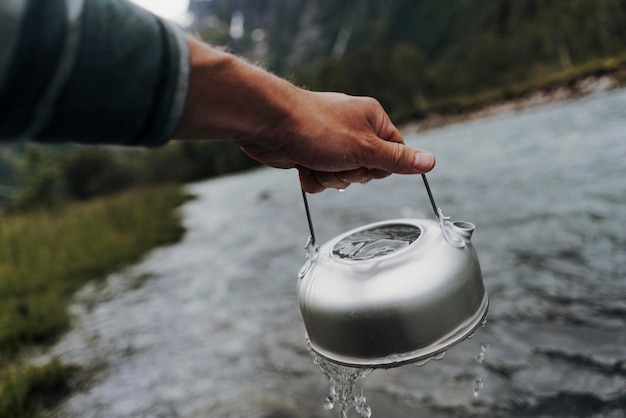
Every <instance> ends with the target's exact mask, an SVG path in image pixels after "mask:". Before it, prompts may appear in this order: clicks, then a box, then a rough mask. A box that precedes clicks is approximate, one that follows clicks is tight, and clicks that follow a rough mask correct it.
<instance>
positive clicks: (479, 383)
mask: <svg viewBox="0 0 626 418" xmlns="http://www.w3.org/2000/svg"><path fill="white" fill-rule="evenodd" d="M482 388H483V379H481V378H480V377H477V378H476V380H474V397H475V398H478V395H479V394H480V390H481V389H482Z"/></svg>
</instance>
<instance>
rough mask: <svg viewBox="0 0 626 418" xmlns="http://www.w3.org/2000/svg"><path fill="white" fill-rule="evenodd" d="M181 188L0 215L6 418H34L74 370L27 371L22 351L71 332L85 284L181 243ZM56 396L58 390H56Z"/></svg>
mask: <svg viewBox="0 0 626 418" xmlns="http://www.w3.org/2000/svg"><path fill="white" fill-rule="evenodd" d="M187 198H188V197H187V196H185V195H184V194H183V193H182V191H181V190H180V188H178V187H175V186H164V187H159V188H155V189H145V190H134V191H131V192H127V193H124V194H120V195H118V196H113V197H107V198H103V199H98V200H94V201H90V202H85V203H72V204H68V205H65V206H63V207H62V208H57V209H56V210H53V211H37V212H32V213H26V214H17V215H3V214H0V418H4V417H11V418H19V417H36V416H39V415H38V414H39V412H40V411H41V410H42V408H43V407H44V406H45V404H46V402H47V401H46V400H45V399H46V398H47V395H46V393H54V391H51V389H55V388H58V387H62V386H63V385H62V382H64V381H66V380H67V379H68V378H69V376H71V374H72V370H73V368H72V367H69V366H65V365H62V364H60V363H58V362H52V363H49V364H46V365H43V366H37V367H35V366H28V365H26V364H23V363H24V360H23V359H22V357H23V353H24V352H25V351H26V350H27V349H28V348H29V347H31V346H33V345H35V344H45V343H50V342H52V341H54V339H55V338H56V337H57V336H59V335H60V334H61V333H62V332H63V331H64V330H66V329H67V328H68V327H69V324H70V318H69V314H68V311H67V304H68V301H69V298H70V296H71V295H72V294H73V292H75V291H76V290H78V289H80V288H81V287H82V286H83V285H84V284H85V283H87V282H89V281H91V280H94V279H98V278H103V277H105V276H106V275H107V274H108V273H110V272H113V271H114V270H116V269H119V268H120V267H122V266H124V265H126V264H129V263H131V262H134V261H136V260H138V259H139V258H140V257H141V256H142V255H143V254H145V253H146V251H148V250H150V249H152V248H154V247H156V246H159V245H163V244H166V243H171V242H175V241H176V240H178V239H179V238H180V237H181V235H182V233H183V229H182V227H181V226H180V221H179V220H178V219H177V217H176V216H175V214H174V208H176V207H177V206H179V205H180V204H181V203H182V202H184V201H185V200H186V199H187ZM55 390H56V389H55Z"/></svg>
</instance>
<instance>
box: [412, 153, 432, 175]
mask: <svg viewBox="0 0 626 418" xmlns="http://www.w3.org/2000/svg"><path fill="white" fill-rule="evenodd" d="M434 165H435V156H434V155H433V154H431V153H430V152H418V153H417V154H415V163H414V164H413V167H415V168H417V169H418V170H421V171H430V170H431V169H432V168H433V166H434Z"/></svg>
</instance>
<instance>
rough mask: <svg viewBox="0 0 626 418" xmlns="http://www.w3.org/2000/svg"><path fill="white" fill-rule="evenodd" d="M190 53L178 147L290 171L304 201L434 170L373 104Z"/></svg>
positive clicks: (212, 54) (220, 57) (226, 58)
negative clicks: (228, 148)
mask: <svg viewBox="0 0 626 418" xmlns="http://www.w3.org/2000/svg"><path fill="white" fill-rule="evenodd" d="M189 46H190V51H191V60H192V70H191V81H190V87H189V96H188V99H187V106H186V109H185V113H184V115H183V119H182V122H181V124H180V126H179V128H178V132H177V135H176V137H177V138H179V139H225V140H229V141H232V142H235V143H236V144H238V145H239V146H241V148H242V149H243V150H244V151H245V152H246V153H248V154H249V155H250V156H251V157H252V158H254V159H256V160H258V161H260V162H262V163H264V164H266V165H268V166H271V167H277V168H294V167H295V168H297V169H298V170H299V172H300V181H301V184H302V187H303V189H304V190H305V191H307V192H309V193H316V192H320V191H322V190H324V189H326V188H338V189H344V188H346V187H348V186H349V185H350V184H351V183H366V182H368V181H370V180H372V179H380V178H384V177H387V176H388V175H390V174H391V173H401V174H420V173H425V172H427V171H430V170H431V169H432V168H433V167H434V165H435V158H434V156H433V155H432V154H430V153H428V152H425V151H420V150H417V149H414V148H410V147H407V146H405V145H404V141H403V139H402V136H401V135H400V132H399V131H398V130H397V128H396V127H395V126H394V125H393V124H392V122H391V120H390V119H389V116H388V115H387V114H386V113H385V111H384V110H383V108H382V106H381V105H380V104H379V103H378V102H377V101H376V100H374V99H371V98H364V97H352V96H347V95H344V94H339V93H316V92H310V91H307V90H304V89H300V88H298V87H296V86H294V85H293V84H291V83H288V82H287V81H285V80H283V79H281V78H278V77H276V76H274V75H272V74H270V73H268V72H266V71H264V70H262V69H260V68H258V67H256V66H253V65H250V64H248V63H246V62H245V61H243V60H241V59H238V58H236V57H234V56H232V55H230V54H227V53H224V52H222V51H219V50H216V49H214V48H211V47H209V46H207V45H205V44H202V43H201V42H199V41H196V40H194V39H190V40H189Z"/></svg>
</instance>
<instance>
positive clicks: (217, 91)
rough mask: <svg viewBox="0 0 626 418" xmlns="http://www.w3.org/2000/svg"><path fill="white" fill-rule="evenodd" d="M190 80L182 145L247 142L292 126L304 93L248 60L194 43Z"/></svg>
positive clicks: (191, 41)
mask: <svg viewBox="0 0 626 418" xmlns="http://www.w3.org/2000/svg"><path fill="white" fill-rule="evenodd" d="M188 45H189V51H190V55H191V77H190V82H189V92H188V95H187V104H186V106H185V112H184V114H183V117H182V120H181V123H180V125H179V127H178V130H177V132H176V134H175V138H177V139H225V140H232V141H235V142H238V143H239V142H244V143H245V142H248V141H252V140H254V139H255V138H259V137H263V138H269V137H272V136H274V132H275V131H278V130H280V129H281V127H282V126H283V125H284V124H285V122H287V121H289V120H291V118H292V116H293V114H294V106H296V104H297V103H298V102H299V101H301V96H302V95H303V94H304V92H303V91H302V90H301V89H299V88H297V87H296V86H294V85H292V84H291V83H289V82H287V81H286V80H283V79H281V78H279V77H276V76H274V75H272V74H270V73H268V72H266V71H264V70H263V69H261V68H259V67H257V66H255V65H252V64H249V63H248V62H246V61H245V60H243V59H240V58H238V57H235V56H234V55H232V54H229V53H226V52H223V51H221V50H219V49H216V48H213V47H211V46H209V45H206V44H203V43H201V42H200V41H197V40H195V39H193V38H189V41H188Z"/></svg>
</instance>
